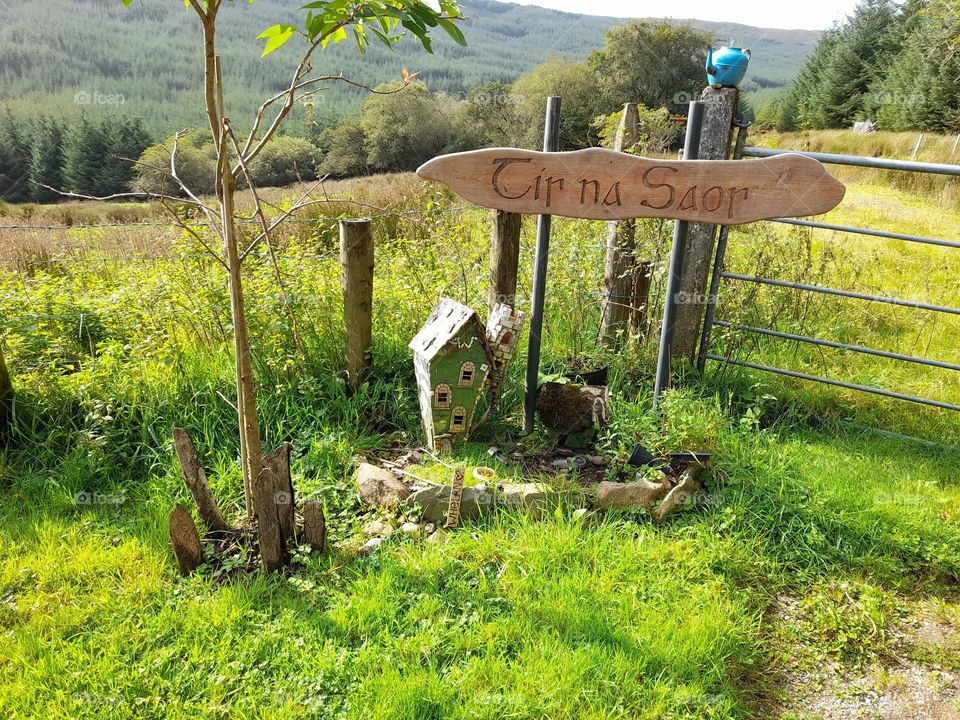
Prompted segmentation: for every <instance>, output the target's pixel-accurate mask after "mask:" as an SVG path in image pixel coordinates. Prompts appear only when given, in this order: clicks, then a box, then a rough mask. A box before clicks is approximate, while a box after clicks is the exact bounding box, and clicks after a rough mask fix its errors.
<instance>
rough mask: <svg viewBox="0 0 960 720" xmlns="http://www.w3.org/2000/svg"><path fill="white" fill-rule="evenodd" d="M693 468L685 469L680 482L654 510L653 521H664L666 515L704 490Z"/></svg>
mask: <svg viewBox="0 0 960 720" xmlns="http://www.w3.org/2000/svg"><path fill="white" fill-rule="evenodd" d="M692 470H694V469H693V468H689V469H687V470H685V471H684V473H683V475H681V476H680V482H678V483H677V484H676V486H675V487H674V488H673V489H672V490H671V491H670V492H668V493H667V496H666V497H665V498H664V499H663V502H661V503H660V505H659V506H657V509H656V510H654V511H653V521H654V522H655V523H661V522H663V521H664V520H665V519H666V517H667V516H668V515H669V514H670V513H672V512H673V511H674V510H676V509H677V508H678V507H680V506H681V505H682V504H683V503H685V502H686V501H687V500H688V499H689V498H691V497H693V496H694V495H697V494H698V493H701V492H703V486H701V485H700V483H699V482H698V481H697V478H696V473H695V472H691V471H692Z"/></svg>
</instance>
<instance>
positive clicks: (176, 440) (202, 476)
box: [173, 427, 230, 533]
mask: <svg viewBox="0 0 960 720" xmlns="http://www.w3.org/2000/svg"><path fill="white" fill-rule="evenodd" d="M173 447H174V449H175V450H176V451H177V459H178V460H179V461H180V469H181V470H182V471H183V481H184V482H185V483H186V485H187V488H188V489H189V490H190V495H191V496H192V497H193V502H194V504H196V506H197V512H198V513H200V520H201V521H202V522H203V525H204V527H205V528H206V529H207V532H211V533H213V532H224V531H226V530H229V529H230V527H229V526H228V525H227V523H226V521H225V520H224V519H223V515H222V514H221V513H220V507H219V506H218V505H217V499H216V498H215V497H214V496H213V492H212V491H211V490H210V484H209V483H208V482H207V474H206V473H205V472H204V471H203V466H202V465H201V464H200V455H199V454H198V453H197V446H196V445H194V443H193V439H192V438H191V437H190V435H188V434H187V431H186V430H184V429H183V428H177V427H175V428H174V429H173Z"/></svg>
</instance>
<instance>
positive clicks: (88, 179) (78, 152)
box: [63, 118, 110, 195]
mask: <svg viewBox="0 0 960 720" xmlns="http://www.w3.org/2000/svg"><path fill="white" fill-rule="evenodd" d="M109 151H110V138H109V137H108V136H107V134H106V133H105V132H104V128H103V126H102V125H95V124H93V123H91V122H90V121H89V120H88V119H87V118H82V119H81V120H80V122H79V123H77V124H76V125H75V126H74V127H73V128H72V129H71V131H70V133H69V135H68V137H67V144H66V152H65V157H64V165H63V182H64V185H66V189H67V190H69V191H70V192H74V193H80V194H83V195H96V194H97V189H98V188H99V187H100V185H99V183H100V176H101V175H102V174H103V172H104V168H105V166H106V163H107V157H108V154H109Z"/></svg>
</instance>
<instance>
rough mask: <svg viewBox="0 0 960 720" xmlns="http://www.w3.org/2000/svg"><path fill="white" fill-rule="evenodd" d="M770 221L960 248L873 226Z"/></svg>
mask: <svg viewBox="0 0 960 720" xmlns="http://www.w3.org/2000/svg"><path fill="white" fill-rule="evenodd" d="M768 222H777V223H784V224H786V225H802V226H803V227H811V228H820V229H821V230H835V231H836V232H845V233H856V234H857V235H870V236H872V237H880V238H888V239H890V240H906V241H907V242H915V243H925V244H927V245H940V246H942V247H949V248H960V242H954V241H952V240H940V239H939V238H929V237H923V236H922V235H906V234H904V233H896V232H888V231H886V230H872V229H871V228H861V227H853V226H851V225H833V224H831V223H823V222H816V221H814V220H798V219H796V218H771V219H770V220H769V221H768Z"/></svg>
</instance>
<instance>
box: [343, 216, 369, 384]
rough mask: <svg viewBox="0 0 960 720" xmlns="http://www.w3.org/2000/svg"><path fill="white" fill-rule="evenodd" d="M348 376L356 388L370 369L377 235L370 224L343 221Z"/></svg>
mask: <svg viewBox="0 0 960 720" xmlns="http://www.w3.org/2000/svg"><path fill="white" fill-rule="evenodd" d="M340 264H341V265H342V266H343V322H344V325H345V328H346V333H347V335H346V356H347V376H348V377H349V380H350V384H351V385H352V386H354V387H356V386H358V385H359V384H360V383H362V382H363V380H364V378H365V377H366V375H367V372H368V370H369V369H370V354H369V353H370V343H371V342H372V339H373V232H372V230H371V227H370V221H369V220H359V221H347V220H341V221H340Z"/></svg>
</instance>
